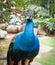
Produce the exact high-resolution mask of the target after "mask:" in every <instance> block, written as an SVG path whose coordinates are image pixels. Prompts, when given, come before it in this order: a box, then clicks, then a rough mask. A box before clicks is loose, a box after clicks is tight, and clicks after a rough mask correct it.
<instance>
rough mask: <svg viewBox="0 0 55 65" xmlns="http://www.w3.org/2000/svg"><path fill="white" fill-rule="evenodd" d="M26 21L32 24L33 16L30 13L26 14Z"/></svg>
mask: <svg viewBox="0 0 55 65" xmlns="http://www.w3.org/2000/svg"><path fill="white" fill-rule="evenodd" d="M26 20H27V21H28V22H30V21H31V20H32V14H30V13H28V14H26Z"/></svg>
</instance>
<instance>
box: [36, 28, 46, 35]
mask: <svg viewBox="0 0 55 65" xmlns="http://www.w3.org/2000/svg"><path fill="white" fill-rule="evenodd" d="M37 34H38V35H44V36H46V35H47V33H46V32H45V31H44V30H43V29H39V30H38V31H37Z"/></svg>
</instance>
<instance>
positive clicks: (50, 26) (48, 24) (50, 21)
mask: <svg viewBox="0 0 55 65" xmlns="http://www.w3.org/2000/svg"><path fill="white" fill-rule="evenodd" d="M34 24H35V25H34V26H35V27H38V25H39V24H40V25H41V27H42V28H43V29H44V30H45V31H46V32H47V33H49V34H55V18H45V19H44V18H38V19H34Z"/></svg>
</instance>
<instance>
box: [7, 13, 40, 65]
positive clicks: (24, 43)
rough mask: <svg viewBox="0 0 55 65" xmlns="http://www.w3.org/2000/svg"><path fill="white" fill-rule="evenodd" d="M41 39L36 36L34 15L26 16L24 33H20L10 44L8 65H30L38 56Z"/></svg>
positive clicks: (28, 14)
mask: <svg viewBox="0 0 55 65" xmlns="http://www.w3.org/2000/svg"><path fill="white" fill-rule="evenodd" d="M39 47H40V44H39V39H38V36H36V35H35V34H34V23H33V20H32V14H30V13H27V14H26V25H25V29H24V31H23V32H21V33H18V34H17V35H16V36H15V37H14V38H13V40H12V41H11V43H10V46H9V48H8V52H7V65H30V63H31V61H32V60H33V59H34V58H35V57H36V56H37V55H38V52H39Z"/></svg>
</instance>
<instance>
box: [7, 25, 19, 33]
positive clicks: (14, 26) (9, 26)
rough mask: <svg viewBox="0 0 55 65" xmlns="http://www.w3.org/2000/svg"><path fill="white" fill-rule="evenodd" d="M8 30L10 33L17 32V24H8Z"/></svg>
mask: <svg viewBox="0 0 55 65" xmlns="http://www.w3.org/2000/svg"><path fill="white" fill-rule="evenodd" d="M6 30H7V32H8V33H17V32H18V29H17V26H16V25H8V27H7V29H6Z"/></svg>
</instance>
